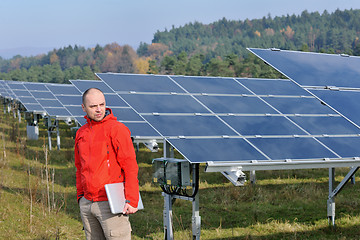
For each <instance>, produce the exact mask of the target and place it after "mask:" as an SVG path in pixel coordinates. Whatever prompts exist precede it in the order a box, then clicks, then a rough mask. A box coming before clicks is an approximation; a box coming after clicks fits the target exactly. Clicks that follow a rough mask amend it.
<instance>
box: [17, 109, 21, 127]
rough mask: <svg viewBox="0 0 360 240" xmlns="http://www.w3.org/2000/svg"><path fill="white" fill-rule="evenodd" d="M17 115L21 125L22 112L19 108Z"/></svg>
mask: <svg viewBox="0 0 360 240" xmlns="http://www.w3.org/2000/svg"><path fill="white" fill-rule="evenodd" d="M17 115H18V118H19V123H21V112H20V109H19V108H18V109H17Z"/></svg>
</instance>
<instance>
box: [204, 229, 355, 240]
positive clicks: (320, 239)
mask: <svg viewBox="0 0 360 240" xmlns="http://www.w3.org/2000/svg"><path fill="white" fill-rule="evenodd" d="M359 236H360V225H355V226H351V227H335V228H334V227H332V226H329V227H323V228H319V229H317V230H313V231H294V232H281V233H276V234H267V235H263V236H256V235H251V234H249V235H243V236H233V237H214V238H212V237H210V238H207V239H214V240H215V239H218V240H220V239H228V240H242V239H244V240H245V239H246V240H250V239H251V240H278V239H296V240H299V239H314V240H315V239H316V240H328V239H359Z"/></svg>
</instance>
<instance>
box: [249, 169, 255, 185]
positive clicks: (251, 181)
mask: <svg viewBox="0 0 360 240" xmlns="http://www.w3.org/2000/svg"><path fill="white" fill-rule="evenodd" d="M250 183H251V184H255V183H256V173H255V170H252V171H250Z"/></svg>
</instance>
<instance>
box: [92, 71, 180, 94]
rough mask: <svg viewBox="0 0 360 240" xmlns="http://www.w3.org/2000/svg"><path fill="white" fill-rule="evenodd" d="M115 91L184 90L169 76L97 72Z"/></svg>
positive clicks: (177, 91) (178, 91)
mask: <svg viewBox="0 0 360 240" xmlns="http://www.w3.org/2000/svg"><path fill="white" fill-rule="evenodd" d="M96 75H97V76H98V77H99V78H101V80H103V81H105V82H106V83H107V84H108V85H109V86H110V87H111V88H112V89H113V90H114V91H115V92H118V91H121V92H131V91H134V92H167V93H169V92H176V93H183V92H184V91H183V90H182V89H181V88H180V87H179V86H177V85H176V84H175V83H174V82H173V81H171V79H170V78H169V76H156V75H135V74H116V73H97V74H96Z"/></svg>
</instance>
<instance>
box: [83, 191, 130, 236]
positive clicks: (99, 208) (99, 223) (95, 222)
mask: <svg viewBox="0 0 360 240" xmlns="http://www.w3.org/2000/svg"><path fill="white" fill-rule="evenodd" d="M79 205H80V215H81V219H82V222H83V225H84V230H85V236H86V239H87V240H95V239H96V240H99V239H114V240H116V239H131V226H130V222H129V217H128V216H126V215H122V214H117V215H114V214H112V213H111V211H110V206H109V203H108V202H107V201H102V202H92V201H89V200H87V199H86V198H84V197H82V198H81V199H80V201H79Z"/></svg>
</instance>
